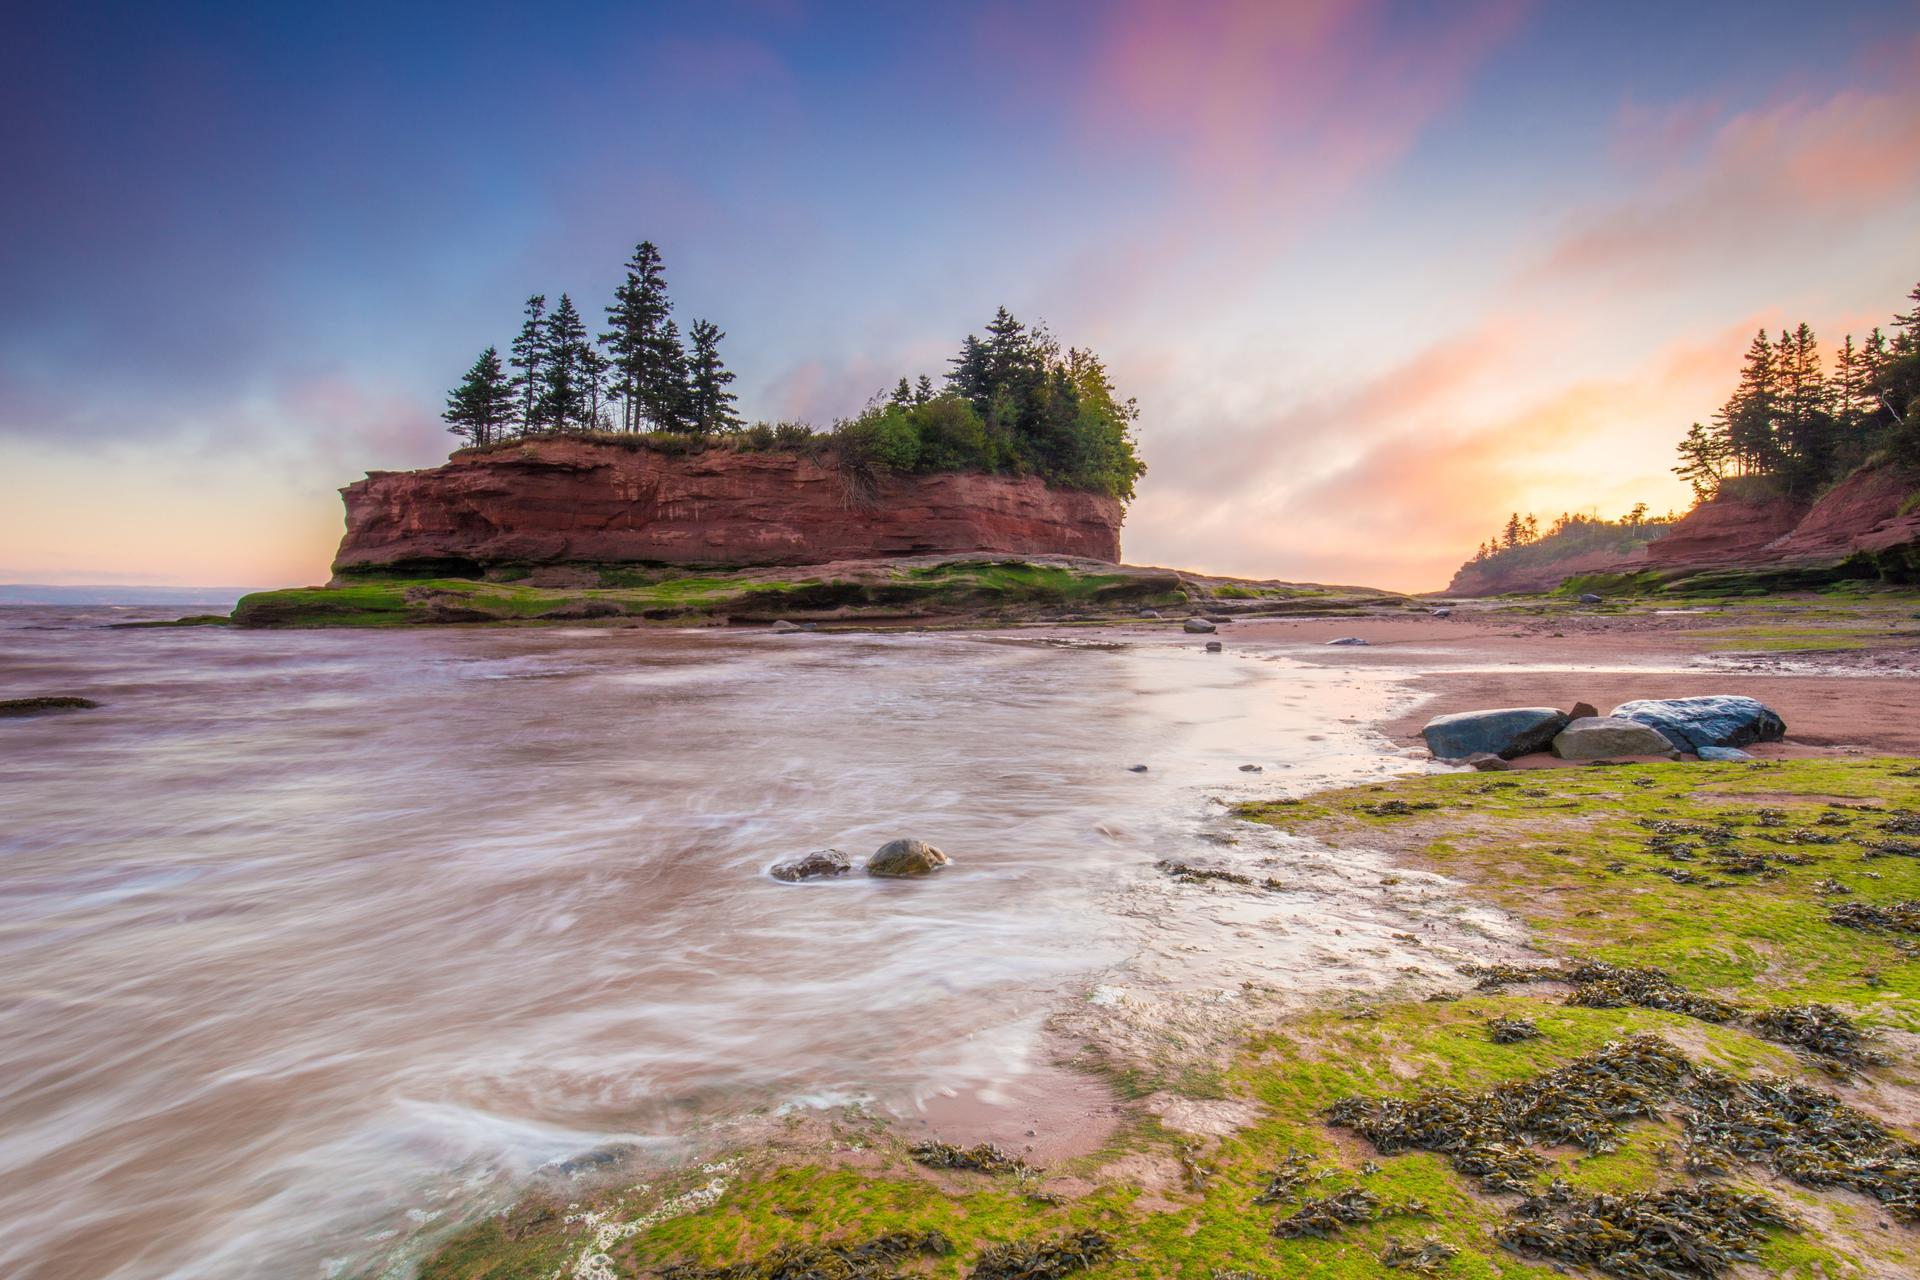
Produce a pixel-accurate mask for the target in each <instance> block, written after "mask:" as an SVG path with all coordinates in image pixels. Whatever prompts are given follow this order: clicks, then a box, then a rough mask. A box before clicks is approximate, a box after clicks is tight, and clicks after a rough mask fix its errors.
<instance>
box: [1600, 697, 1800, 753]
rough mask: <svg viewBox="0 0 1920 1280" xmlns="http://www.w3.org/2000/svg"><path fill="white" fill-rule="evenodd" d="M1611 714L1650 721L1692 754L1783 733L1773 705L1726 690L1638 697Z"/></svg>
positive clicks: (1783, 725)
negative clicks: (1688, 695) (1700, 694)
mask: <svg viewBox="0 0 1920 1280" xmlns="http://www.w3.org/2000/svg"><path fill="white" fill-rule="evenodd" d="M1612 714H1613V715H1614V716H1615V717H1616V718H1618V719H1622V720H1637V721H1639V722H1640V723H1641V724H1644V725H1651V726H1652V727H1653V728H1655V729H1658V730H1659V731H1660V732H1661V733H1663V734H1665V735H1666V736H1667V740H1668V741H1670V742H1672V743H1673V745H1674V746H1676V747H1678V748H1680V749H1681V750H1682V751H1692V752H1694V753H1696V754H1697V753H1698V752H1699V750H1700V748H1702V747H1744V746H1746V745H1747V744H1748V743H1750V742H1778V741H1780V739H1782V738H1784V737H1786V736H1787V724H1786V721H1784V720H1782V719H1781V718H1780V717H1779V715H1778V714H1777V713H1776V712H1775V711H1774V710H1773V708H1771V707H1769V706H1767V705H1766V704H1765V703H1763V702H1760V701H1757V700H1756V699H1753V698H1740V697H1734V696H1732V695H1729V694H1714V695H1711V696H1708V697H1704V698H1640V699H1637V700H1636V701H1633V702H1623V703H1621V704H1620V705H1619V706H1617V707H1615V708H1614V709H1613V712H1612Z"/></svg>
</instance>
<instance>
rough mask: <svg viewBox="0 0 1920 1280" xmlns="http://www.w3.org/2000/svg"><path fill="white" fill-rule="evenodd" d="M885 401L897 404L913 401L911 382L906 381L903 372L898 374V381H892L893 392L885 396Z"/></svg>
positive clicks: (907, 403) (906, 403)
mask: <svg viewBox="0 0 1920 1280" xmlns="http://www.w3.org/2000/svg"><path fill="white" fill-rule="evenodd" d="M887 403H888V404H899V405H909V404H912V403H913V384H912V383H911V382H908V381H907V376H906V375H905V374H904V373H903V374H901V375H900V381H898V382H896V383H894V385H893V394H892V395H891V396H889V397H887Z"/></svg>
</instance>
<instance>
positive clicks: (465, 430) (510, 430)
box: [440, 240, 743, 445]
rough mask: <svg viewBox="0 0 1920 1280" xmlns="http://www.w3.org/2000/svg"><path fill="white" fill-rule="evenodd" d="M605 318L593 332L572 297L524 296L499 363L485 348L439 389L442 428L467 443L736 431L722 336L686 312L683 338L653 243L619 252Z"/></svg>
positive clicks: (493, 349) (738, 424) (494, 352)
mask: <svg viewBox="0 0 1920 1280" xmlns="http://www.w3.org/2000/svg"><path fill="white" fill-rule="evenodd" d="M606 318H607V329H606V331H605V332H604V333H601V334H599V335H598V336H597V337H592V336H589V332H588V329H587V325H586V321H585V320H583V319H582V318H581V315H580V312H579V310H578V309H577V308H576V307H575V306H574V304H573V299H572V298H571V297H569V296H567V295H566V294H564V293H563V294H561V295H560V301H559V303H558V304H557V305H555V306H554V308H553V310H552V311H548V310H547V296H546V295H545V294H543V293H537V294H535V295H533V296H532V297H531V298H528V299H527V302H526V307H525V310H524V312H523V319H522V322H521V325H520V333H519V336H517V337H516V338H514V340H513V343H512V345H511V346H510V347H509V348H508V358H507V360H506V362H505V364H504V365H503V364H502V362H501V359H500V351H499V348H497V347H488V348H487V349H486V350H485V351H482V352H481V353H480V357H479V359H477V360H475V361H474V362H473V367H472V368H471V369H469V370H467V375H466V377H464V378H462V379H461V381H460V385H458V386H457V387H455V388H454V389H453V390H452V391H451V392H449V393H448V394H447V408H446V411H445V412H444V413H442V414H441V415H440V416H441V417H442V418H444V419H445V420H446V422H447V429H448V430H449V431H451V432H453V433H454V434H455V435H457V436H461V437H463V438H465V439H466V440H467V441H468V442H469V443H471V444H474V445H488V444H493V443H495V442H496V441H499V440H504V439H507V438H508V437H511V436H531V435H550V434H555V433H562V432H589V431H614V430H620V431H629V432H631V431H640V430H650V431H670V432H683V433H695V434H700V435H710V434H715V433H725V432H732V431H738V430H740V428H741V426H742V425H743V424H742V423H741V420H740V416H739V415H738V414H737V413H735V412H734V409H733V406H734V402H735V400H736V399H737V397H736V396H735V395H734V393H733V392H732V391H731V390H729V385H730V384H731V383H732V382H733V377H734V375H733V373H732V371H731V370H729V369H728V368H727V367H726V365H725V363H724V362H722V361H721V359H720V340H721V339H722V338H725V337H726V336H727V335H726V334H725V333H724V332H722V331H721V329H720V327H719V326H718V325H715V324H713V323H712V322H711V321H707V320H695V321H694V322H693V324H692V325H691V326H690V327H689V328H688V330H687V337H686V340H685V341H684V342H683V341H682V339H681V336H680V329H679V326H678V325H676V324H675V323H674V320H673V304H672V302H671V301H670V300H669V299H668V297H667V281H666V275H665V272H664V269H663V263H662V261H661V257H660V250H659V249H657V248H655V247H654V244H653V242H652V241H650V240H643V241H641V242H640V244H639V246H638V247H636V248H635V249H634V251H633V256H632V257H631V258H630V259H628V260H627V263H626V278H625V279H624V280H622V281H621V283H620V285H619V287H617V288H616V289H615V290H614V291H613V302H612V303H611V304H610V305H609V306H608V307H607V308H606ZM508 368H511V369H512V370H513V372H512V373H511V374H509V373H508V371H507V370H508Z"/></svg>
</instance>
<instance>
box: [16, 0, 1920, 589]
mask: <svg viewBox="0 0 1920 1280" xmlns="http://www.w3.org/2000/svg"><path fill="white" fill-rule="evenodd" d="M8 27H9V30H8V38H7V40H6V41H4V42H0V120H3V121H4V122H5V123H4V125H0V284H3V285H4V290H5V299H6V304H5V306H4V307H0V582H6V581H13V582H46V583H88V582H122V583H152V584H177V585H231V586H273V585H289V584H297V583H311V582H319V581H324V580H325V579H326V576H327V572H328V570H327V565H328V562H329V560H330V559H331V555H332V551H333V548H334V545H335V543H336V542H337V541H338V538H339V535H340V532H341V512H340V505H339V499H338V496H337V493H336V490H337V489H338V488H339V487H340V486H341V485H344V484H346V483H348V482H350V481H352V480H354V479H356V478H358V477H359V476H360V475H361V474H362V473H363V472H365V471H368V470H395V469H402V468H410V467H418V466H427V465H431V464H433V463H435V462H436V461H438V460H440V459H441V458H443V457H444V456H445V454H446V452H447V449H448V447H449V446H450V444H451V443H452V438H451V437H449V436H448V435H447V434H446V432H445V430H444V424H443V423H442V422H441V421H440V419H439V412H440V410H441V408H442V407H443V405H444V400H445V394H446V391H447V388H448V387H450V386H451V385H452V384H453V383H454V382H456V381H457V380H458V378H459V376H460V375H461V373H462V372H464V370H465V369H466V367H467V366H468V365H469V364H471V363H472V361H473V358H474V356H475V354H476V353H477V352H478V351H479V350H480V349H481V348H483V347H485V346H487V345H489V344H496V345H498V346H500V347H501V348H502V349H503V350H504V349H505V347H506V346H507V344H508V342H509V341H510V340H511V338H512V336H513V334H514V332H515V330H516V329H517V327H518V322H519V310H520V304H521V302H522V301H523V300H524V299H525V298H526V296H527V295H528V294H531V293H535V292H543V293H546V294H547V295H549V297H554V296H557V295H558V294H559V293H561V292H562V291H566V292H568V293H570V294H571V295H572V296H573V297H574V299H575V300H576V302H577V303H578V304H579V305H580V306H581V308H582V310H583V311H585V312H586V313H587V314H588V315H589V317H590V318H591V317H596V316H597V315H598V314H599V312H600V310H601V309H602V308H603V307H604V306H605V305H606V303H607V302H608V301H609V300H610V297H611V293H612V290H613V288H614V286H615V284H616V283H617V282H618V279H619V277H620V264H621V263H622V262H623V261H624V259H625V258H626V256H627V255H628V253H629V252H630V251H631V249H632V247H633V245H634V244H635V243H636V242H637V241H639V240H641V239H651V240H653V241H655V242H656V243H657V244H659V246H660V247H661V250H662V252H663V253H664V254H665V257H666V267H667V279H668V283H669V285H670V288H671V290H672V294H673V297H674V300H675V305H676V309H677V310H676V314H677V315H678V317H679V318H680V320H681V324H682V327H683V328H684V327H685V325H686V324H687V322H688V321H690V320H691V319H693V318H696V317H704V318H709V319H712V320H714V321H716V322H718V323H719V324H720V325H721V326H722V327H723V328H724V329H725V330H726V331H727V333H728V335H729V336H728V338H727V340H726V342H725V343H724V344H723V346H722V353H723V355H724V356H725V357H726V359H727V360H728V363H729V364H730V365H731V367H733V368H734V369H735V370H736V371H737V372H738V374H739V381H738V383H737V384H736V390H738V391H739V392H740V396H741V404H740V408H741V409H742V410H743V411H744V412H745V414H746V415H747V416H748V417H749V418H750V419H767V420H770V421H780V420H802V421H809V422H812V423H813V424H815V425H818V426H825V425H827V424H829V423H831V422H832V421H833V420H834V419H835V418H836V417H840V416H850V415H852V414H853V413H855V412H857V411H858V410H859V409H860V407H861V406H862V404H863V403H864V402H865V401H866V400H867V399H868V398H869V397H870V396H871V395H873V394H874V393H875V392H876V391H880V390H882V389H884V388H886V387H889V386H891V385H892V383H893V382H894V381H895V380H896V379H897V378H898V377H899V376H900V375H901V374H903V373H904V374H909V375H917V374H920V373H930V374H933V375H935V376H936V377H937V376H939V375H940V374H941V373H942V372H944V370H945V367H946V364H945V362H946V360H947V358H948V357H949V356H950V355H951V354H952V353H953V351H954V350H955V349H956V348H957V347H958V345H959V341H960V339H961V337H963V336H964V335H965V334H966V333H968V332H969V331H977V330H979V329H980V328H981V327H982V326H983V325H984V323H985V322H986V320H987V319H988V318H990V317H991V315H992V314H993V311H994V308H995V307H997V306H1000V305H1005V306H1007V307H1008V308H1010V309H1011V310H1012V311H1013V312H1014V313H1015V314H1016V315H1018V316H1020V317H1022V318H1023V319H1028V320H1044V321H1045V322H1046V323H1047V325H1048V326H1049V327H1050V328H1051V329H1052V330H1053V331H1054V332H1055V334H1057V335H1058V336H1059V337H1060V338H1061V339H1062V340H1063V341H1065V342H1067V343H1070V344H1073V345H1080V346H1087V347H1091V348H1093V349H1094V350H1096V351H1097V352H1099V353H1100V354H1101V355H1102V357H1104V358H1105V360H1106V361H1107V364H1108V366H1109V368H1110V371H1111V372H1112V374H1113V376H1114V379H1115V381H1116V382H1117V383H1118V385H1119V387H1120V389H1121V391H1122V393H1123V394H1125V395H1129V396H1133V397H1135V398H1136V399H1137V400H1138V401H1139V406H1140V411H1141V416H1140V421H1139V424H1138V436H1139V444H1140V450H1141V453H1142V456H1143V457H1144V458H1145V460H1146V461H1147V464H1148V467H1149V470H1148V473H1147V475H1146V477H1145V479H1144V480H1143V481H1142V483H1141V487H1140V494H1139V497H1138V498H1137V500H1136V501H1135V502H1134V503H1133V505H1132V508H1131V510H1130V512H1129V516H1128V521H1127V526H1126V530H1125V533H1124V545H1125V551H1126V558H1127V559H1128V560H1129V561H1130V562H1133V563H1140V564H1161V565H1172V566H1178V567H1184V568H1193V569H1200V570H1205V571H1211V572H1216V573H1230V574H1238V575H1246V576H1254V577H1263V578H1268V577H1271V578H1282V579H1287V580H1293V581H1320V582H1338V583H1358V584H1365V585H1371V586H1380V587H1388V588H1395V589H1403V590H1423V589H1434V588H1438V587H1441V586H1443V585H1444V584H1445V583H1446V580H1447V578H1448V577H1449V576H1450V574H1451V573H1452V571H1453V569H1454V568H1455V567H1456V566H1457V565H1458V564H1459V563H1460V561H1461V560H1462V559H1464V558H1465V557H1466V556H1468V555H1470V554H1471V553H1472V552H1473V550H1474V549H1475V547H1476V545H1477V544H1478V542H1479V541H1480V540H1481V539H1482V538H1484V537H1486V536H1487V534H1488V533H1490V532H1491V531H1492V530H1493V529H1494V528H1495V527H1497V526H1498V525H1499V524H1501V523H1503V522H1504V519H1505V517H1506V515H1507V513H1508V512H1509V511H1515V510H1517V511H1521V512H1528V511H1532V512H1537V513H1539V514H1540V515H1541V516H1542V517H1543V520H1544V519H1546V518H1548V517H1550V516H1551V515H1555V514H1558V513H1560V512H1562V511H1586V512H1597V513H1598V514H1601V515H1608V516H1613V515H1618V514H1619V513H1621V512H1624V511H1625V510H1627V509H1628V508H1629V507H1631V506H1632V505H1633V504H1634V503H1636V502H1640V501H1644V502H1647V503H1649V504H1650V505H1651V506H1652V507H1653V509H1654V510H1656V511H1663V510H1666V509H1668V508H1670V507H1672V508H1678V509H1684V507H1685V506H1686V503H1687V495H1686V493H1685V491H1684V489H1683V488H1682V486H1681V485H1680V484H1679V483H1678V482H1677V481H1676V480H1675V479H1674V478H1673V476H1672V475H1671V474H1670V473H1669V472H1668V470H1667V468H1668V467H1669V466H1670V465H1671V463H1672V446H1673V442H1674V441H1675V440H1676V439H1677V438H1678V437H1679V436H1680V435H1681V434H1682V433H1683V432H1684V431H1685V429H1686V426H1687V424H1688V423H1690V422H1692V421H1694V420H1697V419H1704V418H1706V417H1708V416H1709V415H1710V414H1711V413H1712V411H1713V410H1714V408H1715V407H1716V406H1717V405H1718V404H1719V403H1720V402H1721V401H1722V400H1723V399H1724V398H1725V396H1726V394H1727V392H1728V390H1729V389H1730V387H1731V384H1732V381H1733V378H1734V376H1735V373H1736V371H1737V369H1738V366H1739V360H1740V355H1741V353H1742V351H1743V350H1744V349H1745V346H1746V344H1747V341H1748V339H1749V338H1750V337H1751V335H1752V333H1753V331H1754V330H1755V329H1756V328H1757V327H1760V326H1763V325H1764V326H1767V327H1769V328H1771V329H1775V330H1777V329H1779V328H1780V327H1782V326H1783V325H1789V324H1792V323H1796V322H1798V321H1800V320H1803V319H1804V320H1806V321H1808V322H1810V323H1811V324H1812V325H1813V326H1814V328H1815V329H1816V331H1818V333H1819V334H1820V335H1821V337H1822V339H1823V340H1826V341H1829V342H1837V341H1838V339H1839V338H1840V336H1841V335H1842V334H1843V333H1844V332H1847V331H1849V330H1851V331H1852V332H1854V333H1856V334H1860V333H1864V332H1865V330H1866V329H1867V328H1869V327H1871V326H1872V325H1874V324H1876V323H1884V322H1885V320H1886V319H1887V317H1889V316H1891V315H1892V314H1893V313H1894V312H1895V311H1896V310H1899V309H1902V303H1903V301H1904V299H1905V295H1906V293H1907V291H1908V290H1909V289H1910V288H1911V287H1913V284H1914V282H1915V281H1916V280H1920V0H1909V2H1907V3H1860V4H1827V5H1807V4H1797V5H1792V6H1787V5H1774V4H1767V3H1754V2H1752V0H1748V2H1747V3H1741V4H1728V5H1716V4H1707V3H1698V4H1688V5H1672V4H1667V3H1645V4H1643V3H1634V2H1622V3H1612V4H1606V5H1594V4H1583V3H1565V4H1548V3H1527V2H1526V0H1484V2H1481V0H1451V2H1449V3H1429V4H1418V5H1398V4H1382V3H1369V2H1367V0H1330V2H1328V3H1283V2H1281V0H1248V2H1244V3H1243V2H1239V0H1213V2H1204V0H1178V2H1168V3H1160V2H1154V0H1103V2H1096V3H1086V4H1075V3H1054V2H1044V0H1042V2H1036V3H1024V4H993V3H985V4H967V5H958V4H956V5H938V4H933V3H924V4H897V3H885V4H882V3H876V4H855V3H841V4H810V3H803V2H802V0H759V2H758V3H742V4H727V3H705V4H686V5H648V4H604V5H593V4H586V5H569V4H564V3H549V4H542V5H537V6H532V5H529V6H524V7H516V6H509V5H489V4H466V5H459V6H453V5H449V6H433V5H409V4H404V3H397V2H393V0H389V2H387V3H382V4H377V5H365V6H362V5H357V4H353V3H341V4H334V5H327V6H318V5H314V6H292V5H258V4H234V5H194V4H168V5H131V6H99V5H92V4H87V3H84V2H82V3H70V4H60V5H39V6H29V7H26V8H24V9H21V10H20V11H19V12H17V13H15V14H14V15H13V16H12V17H11V18H10V19H9V24H8Z"/></svg>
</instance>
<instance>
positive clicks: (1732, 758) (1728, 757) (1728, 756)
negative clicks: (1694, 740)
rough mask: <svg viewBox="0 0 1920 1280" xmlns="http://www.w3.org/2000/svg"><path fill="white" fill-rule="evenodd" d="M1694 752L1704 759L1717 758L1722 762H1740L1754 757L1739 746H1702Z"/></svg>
mask: <svg viewBox="0 0 1920 1280" xmlns="http://www.w3.org/2000/svg"><path fill="white" fill-rule="evenodd" d="M1694 754H1695V755H1697V756H1699V757H1700V758H1701V759H1702V760H1717V761H1719V762H1720V763H1722V764H1738V763H1739V762H1740V761H1742V760H1751V759H1753V757H1752V756H1750V755H1748V754H1747V753H1746V752H1744V751H1742V750H1741V749H1740V748H1738V747H1702V748H1700V749H1699V750H1698V751H1696V752H1694Z"/></svg>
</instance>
